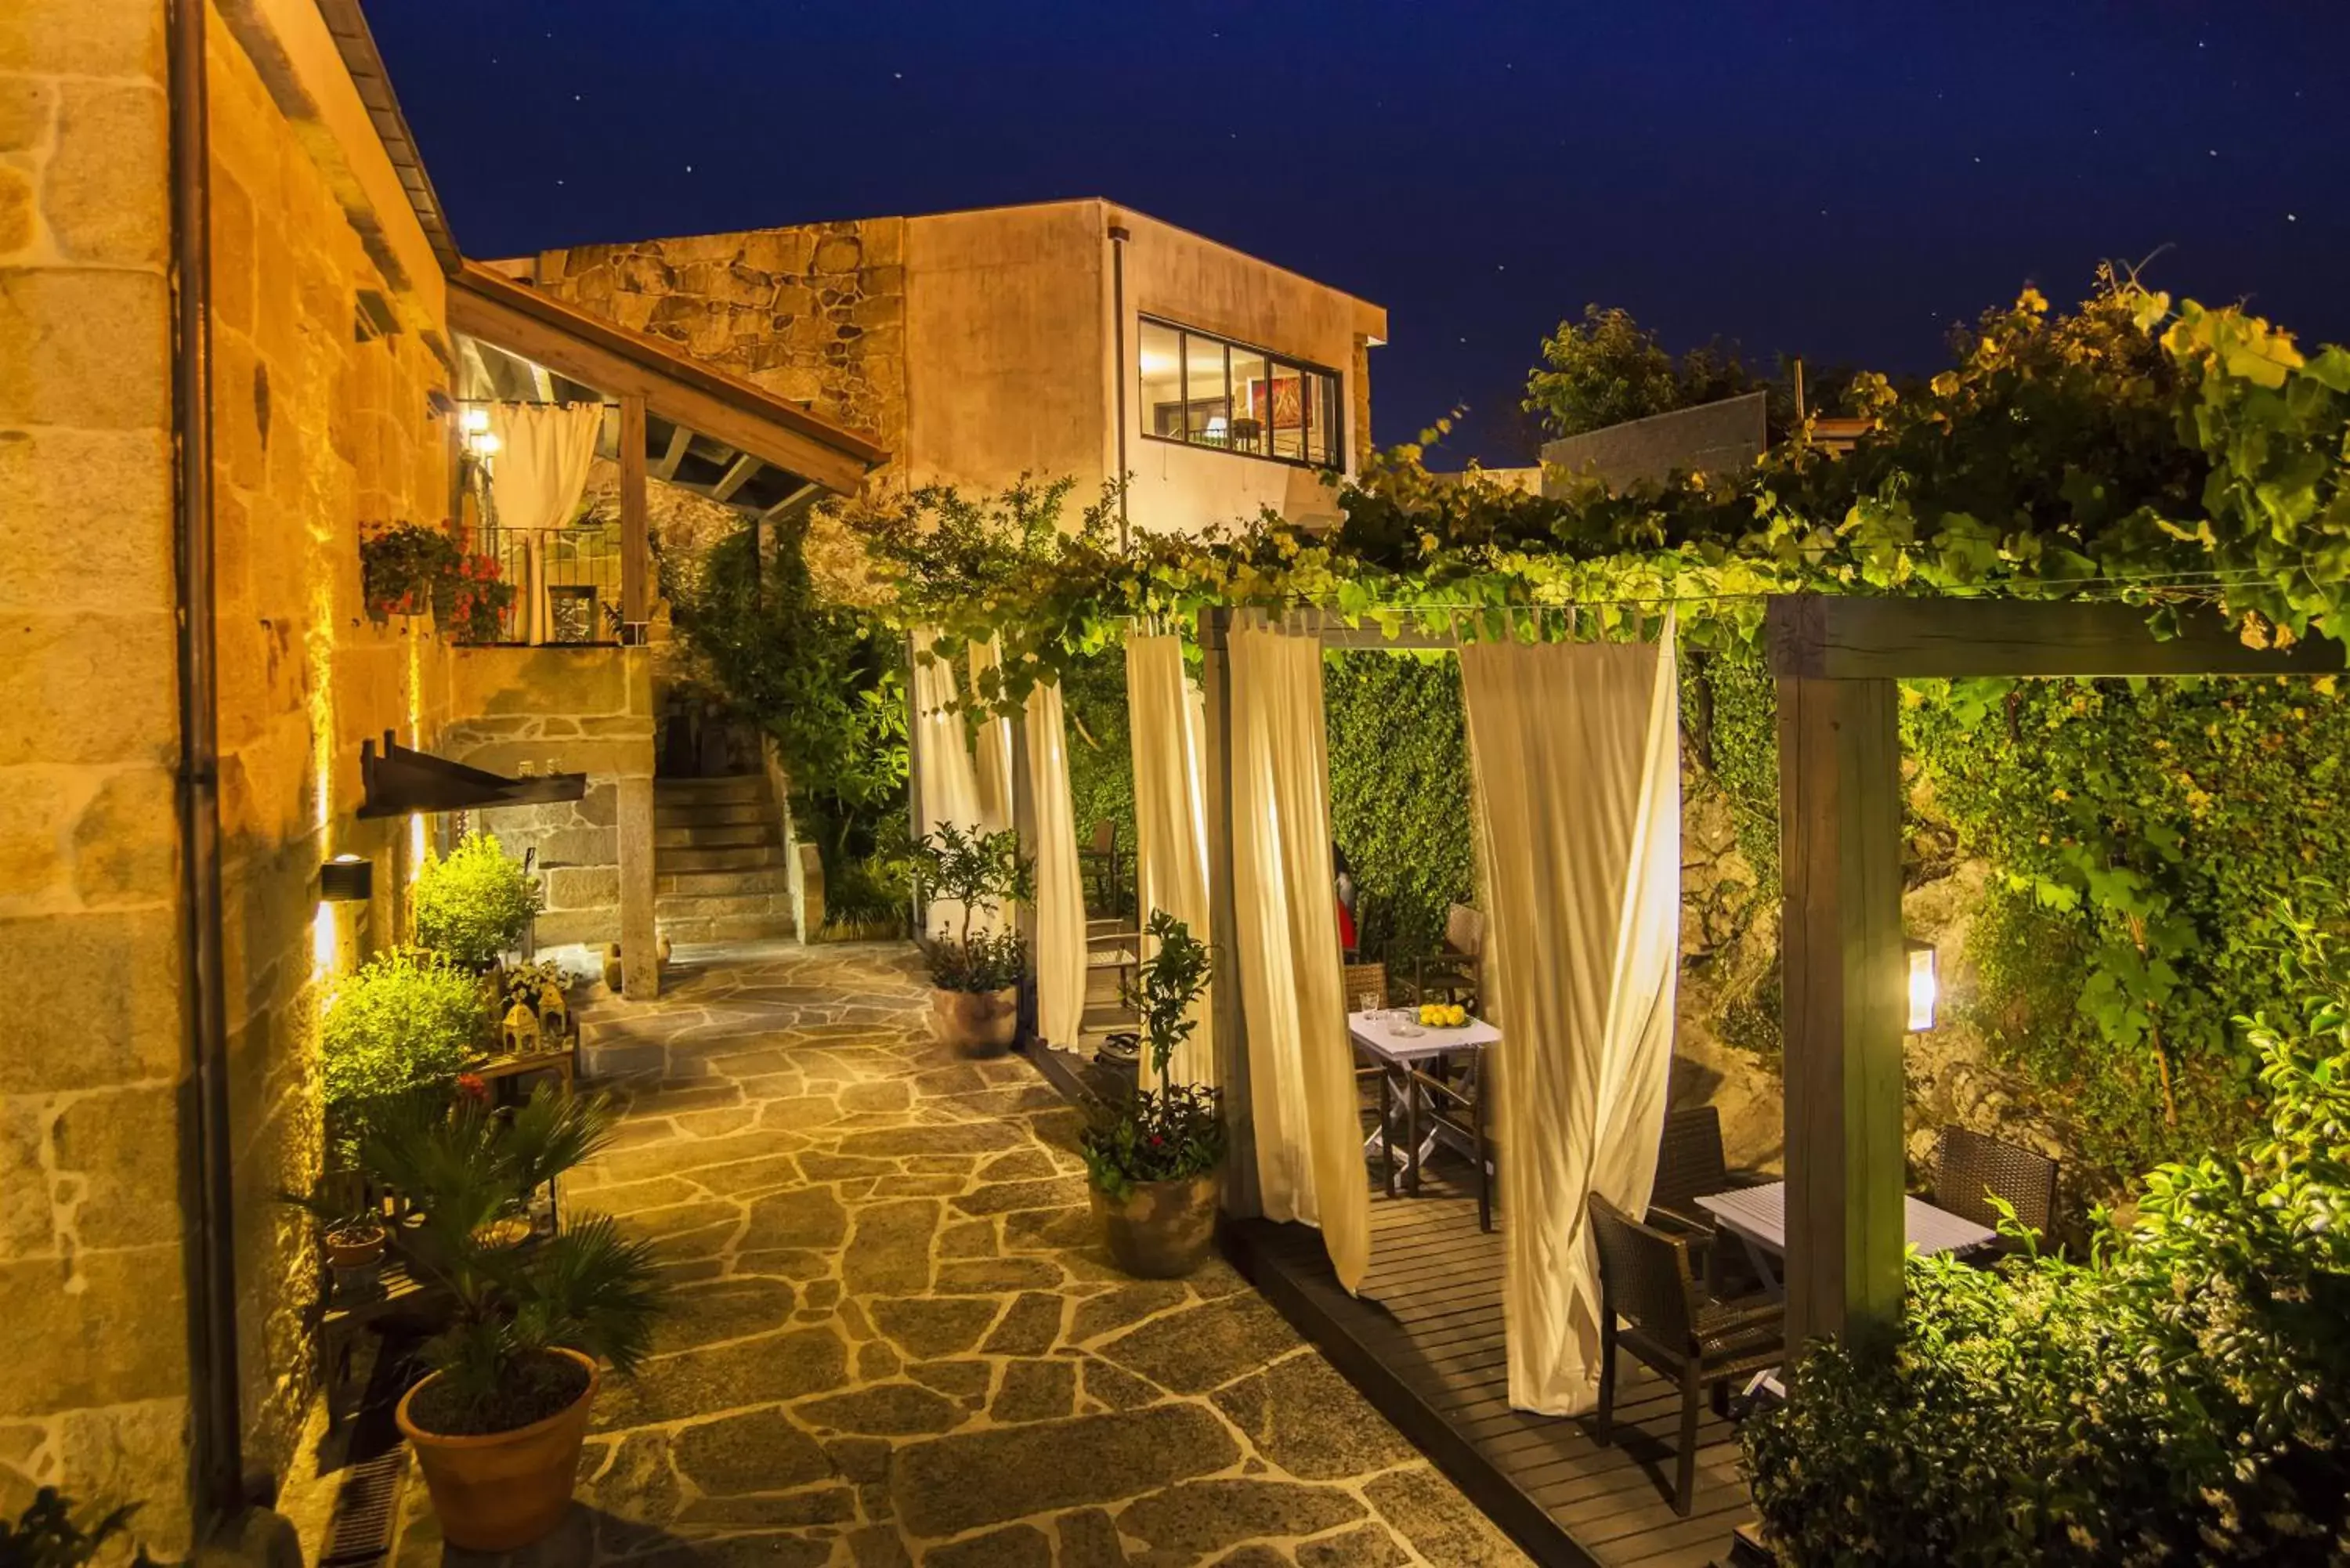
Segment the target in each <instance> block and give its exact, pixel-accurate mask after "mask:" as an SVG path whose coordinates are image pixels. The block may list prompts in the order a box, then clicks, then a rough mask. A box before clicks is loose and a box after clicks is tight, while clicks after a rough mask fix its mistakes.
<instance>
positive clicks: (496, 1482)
mask: <svg viewBox="0 0 2350 1568" xmlns="http://www.w3.org/2000/svg"><path fill="white" fill-rule="evenodd" d="M551 1354H553V1355H561V1356H566V1357H568V1358H569V1359H571V1360H573V1361H576V1362H577V1363H578V1364H579V1365H580V1366H584V1367H586V1368H587V1390H586V1392H584V1393H582V1394H581V1395H580V1396H579V1397H578V1398H577V1399H576V1400H574V1401H573V1402H572V1403H571V1405H570V1406H568V1407H566V1408H564V1409H561V1410H558V1411H556V1413H555V1414H554V1415H552V1416H549V1417H546V1419H545V1420H543V1421H534V1422H532V1423H531V1424H530V1425H529V1426H527V1427H517V1428H515V1429H514V1430H513V1431H511V1432H493V1433H490V1434H488V1435H486V1436H484V1437H478V1438H452V1437H444V1436H442V1435H441V1434H438V1433H434V1432H427V1431H424V1430H422V1429H421V1428H419V1427H418V1426H417V1425H416V1423H415V1421H414V1420H413V1419H411V1415H410V1412H411V1409H412V1408H413V1407H414V1406H415V1404H416V1397H417V1395H419V1394H421V1393H422V1392H423V1391H424V1390H425V1389H427V1388H429V1387H431V1386H432V1384H433V1382H434V1381H435V1380H436V1379H438V1378H439V1377H440V1376H441V1374H439V1373H438V1372H436V1373H434V1374H433V1375H432V1376H431V1377H427V1378H426V1379H425V1380H424V1381H423V1382H421V1383H419V1384H418V1385H417V1386H415V1387H413V1388H411V1389H410V1390H409V1391H408V1393H407V1395H406V1396H405V1397H403V1398H402V1399H401V1400H400V1408H399V1410H398V1411H396V1412H395V1415H396V1417H397V1418H398V1420H399V1422H400V1435H401V1436H403V1437H405V1438H407V1439H408V1441H409V1445H410V1446H411V1448H413V1449H415V1450H416V1462H417V1463H418V1465H420V1466H421V1467H422V1469H423V1470H424V1484H425V1487H426V1489H427V1490H430V1491H431V1492H432V1511H433V1513H434V1514H435V1515H437V1516H438V1517H439V1519H440V1521H441V1534H442V1538H443V1539H444V1540H446V1541H447V1542H449V1544H450V1545H452V1546H458V1547H463V1548H464V1549H466V1550H467V1551H471V1552H510V1551H512V1550H514V1549H515V1547H517V1546H527V1545H529V1544H530V1543H531V1542H534V1541H536V1540H538V1539H539V1538H540V1537H541V1536H544V1535H546V1533H547V1532H550V1531H552V1530H553V1529H554V1528H555V1527H556V1524H557V1523H559V1522H560V1521H562V1518H563V1511H564V1510H565V1509H567V1508H568V1507H570V1506H571V1485H572V1480H573V1479H574V1476H575V1475H576V1473H577V1470H578V1469H579V1449H580V1445H581V1444H582V1443H583V1442H584V1441H585V1440H586V1438H587V1412H588V1410H589V1409H590V1408H591V1407H593V1406H594V1405H595V1403H596V1386H597V1383H598V1376H597V1372H596V1364H595V1363H594V1362H593V1361H590V1360H589V1359H588V1358H587V1357H586V1356H584V1355H580V1354H579V1353H578V1352H577V1351H576V1350H557V1351H554V1352H552V1353H551Z"/></svg>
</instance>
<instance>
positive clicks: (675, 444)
mask: <svg viewBox="0 0 2350 1568" xmlns="http://www.w3.org/2000/svg"><path fill="white" fill-rule="evenodd" d="M692 447H693V431H692V430H691V428H690V427H688V426H685V425H671V426H670V428H669V445H668V447H667V448H666V449H665V450H663V452H661V455H660V462H657V463H655V464H654V465H653V477H654V478H655V479H658V480H660V482H661V483H663V484H667V483H670V482H671V481H672V480H674V479H675V478H676V477H677V471H678V469H679V468H680V467H681V466H683V464H684V462H685V454H686V453H687V452H690V451H691V450H692Z"/></svg>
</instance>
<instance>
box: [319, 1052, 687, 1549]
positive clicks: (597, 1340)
mask: <svg viewBox="0 0 2350 1568" xmlns="http://www.w3.org/2000/svg"><path fill="white" fill-rule="evenodd" d="M610 1128H611V1119H610V1114H609V1112H608V1108H607V1106H606V1102H605V1101H604V1100H603V1099H602V1098H601V1097H600V1096H598V1097H596V1098H593V1099H589V1098H585V1097H576V1096H570V1095H564V1094H557V1093H556V1092H555V1091H554V1090H552V1089H551V1088H549V1087H546V1086H545V1085H542V1086H541V1087H540V1088H539V1090H538V1091H537V1093H536V1094H534V1095H533V1096H531V1098H530V1099H529V1100H528V1101H527V1102H526V1103H525V1104H524V1105H522V1106H517V1107H515V1109H514V1110H513V1111H512V1112H511V1113H507V1114H502V1113H500V1112H498V1111H495V1110H494V1109H492V1108H491V1107H490V1106H488V1105H486V1104H484V1103H483V1102H482V1101H481V1100H477V1099H475V1098H473V1096H460V1097H459V1098H458V1100H457V1102H456V1104H455V1106H453V1107H452V1108H449V1109H445V1110H442V1111H439V1112H433V1111H432V1110H430V1109H428V1108H425V1107H421V1106H409V1107H407V1108H406V1109H405V1110H404V1111H403V1112H402V1113H400V1114H399V1115H396V1116H389V1117H387V1118H386V1119H385V1121H384V1122H383V1123H382V1125H380V1126H379V1127H377V1128H376V1129H374V1131H373V1132H371V1133H370V1135H369V1138H368V1141H367V1144H366V1147H365V1149H364V1151H363V1153H362V1159H363V1161H364V1162H365V1164H366V1166H367V1168H368V1169H369V1174H370V1175H371V1176H373V1177H375V1178H377V1179H380V1180H381V1181H383V1182H385V1183H387V1184H389V1185H390V1186H392V1187H394V1188H396V1189H399V1190H400V1191H401V1192H403V1193H405V1194H407V1195H408V1196H409V1197H410V1198H411V1199H412V1200H413V1201H414V1203H415V1205H416V1207H417V1209H418V1210H420V1211H421V1218H420V1219H418V1220H415V1221H414V1222H412V1223H410V1224H406V1225H402V1226H400V1228H399V1229H398V1230H397V1231H395V1232H394V1233H393V1236H392V1245H393V1247H394V1248H396V1249H397V1250H398V1251H399V1252H400V1257H401V1258H402V1260H403V1261H405V1262H406V1263H407V1264H408V1268H409V1272H411V1275H413V1276H414V1277H415V1278H416V1279H418V1280H419V1281H421V1282H425V1283H427V1284H429V1285H431V1286H433V1287H435V1288H437V1290H438V1291H439V1292H440V1293H441V1294H442V1297H443V1298H444V1299H445V1300H447V1301H448V1302H449V1303H451V1316H450V1322H449V1326H448V1327H447V1328H445V1329H444V1330H442V1332H441V1333H440V1334H437V1335H435V1336H434V1337H433V1338H432V1340H430V1341H428V1342H427V1344H426V1345H425V1346H424V1350H423V1359H424V1362H425V1364H426V1365H427V1366H430V1367H431V1368H432V1371H431V1373H430V1374H428V1375H427V1376H425V1377H424V1379H423V1380H422V1381H421V1382H420V1383H418V1384H417V1385H416V1386H414V1387H412V1388H411V1389H410V1390H409V1391H408V1393H407V1395H406V1396H405V1397H402V1398H401V1400H400V1406H399V1408H398V1410H397V1412H396V1413H395V1416H396V1419H397V1420H398V1422H399V1424H400V1432H401V1434H402V1435H403V1436H405V1437H406V1438H408V1440H409V1443H410V1444H411V1446H412V1447H413V1448H414V1449H415V1450H416V1458H417V1463H418V1464H419V1466H420V1467H421V1469H423V1471H424V1482H425V1486H426V1487H427V1488H428V1489H429V1490H430V1491H431V1493H432V1509H433V1511H434V1513H435V1514H437V1515H438V1516H439V1518H440V1521H441V1532H442V1536H443V1537H444V1538H445V1539H446V1540H447V1541H448V1542H449V1543H450V1544H451V1545H452V1546H458V1547H463V1548H465V1549H468V1550H471V1551H478V1552H504V1551H510V1550H512V1549H514V1548H515V1547H518V1546H523V1545H525V1544H527V1543H528V1542H533V1541H536V1540H537V1539H538V1538H540V1537H541V1536H543V1535H545V1534H546V1533H547V1532H549V1531H551V1530H553V1529H554V1528H555V1526H556V1522H557V1521H559V1520H560V1519H561V1518H562V1517H563V1511H564V1510H565V1509H566V1508H567V1507H568V1506H569V1504H570V1501H571V1487H572V1480H573V1477H574V1474H575V1472H576V1471H577V1468H578V1463H579V1449H580V1446H581V1441H582V1439H583V1438H585V1437H586V1435H587V1416H588V1410H589V1407H590V1406H591V1405H592V1404H593V1402H594V1400H595V1397H596V1389H597V1386H598V1382H599V1380H600V1373H599V1370H598V1363H599V1362H605V1363H608V1364H609V1365H610V1366H611V1368H612V1370H613V1371H614V1372H615V1373H618V1374H619V1375H622V1376H626V1375H628V1374H629V1373H630V1372H633V1371H634V1370H635V1369H636V1366H637V1365H638V1363H639V1362H640V1361H642V1360H643V1359H644V1356H645V1354H646V1351H647V1349H648V1348H649V1347H650V1343H651V1336H652V1328H653V1324H654V1321H655V1320H656V1318H657V1317H658V1316H659V1315H660V1312H661V1310H662V1307H663V1304H664V1300H663V1292H662V1287H661V1285H660V1277H659V1274H658V1272H657V1271H656V1268H655V1263H654V1259H653V1253H652V1249H651V1247H650V1244H649V1243H647V1242H643V1241H626V1240H623V1239H622V1237H621V1235H620V1233H619V1230H618V1229H617V1228H616V1227H615V1226H614V1225H613V1223H612V1221H611V1220H609V1219H608V1218H605V1217H602V1216H598V1217H595V1218H592V1219H588V1220H584V1221H575V1222H574V1223H572V1224H571V1225H570V1226H568V1227H567V1228H566V1229H564V1230H562V1231H558V1232H556V1234H554V1235H551V1236H546V1237H543V1238H536V1239H534V1240H531V1241H529V1242H528V1243H527V1244H524V1245H517V1244H516V1243H515V1228H516V1225H517V1222H518V1221H519V1222H521V1223H522V1224H523V1225H524V1226H525V1227H526V1225H527V1220H526V1219H525V1216H526V1215H527V1212H528V1209H529V1204H530V1199H531V1195H532V1194H533V1193H535V1192H536V1191H537V1190H538V1189H540V1188H541V1187H542V1186H544V1185H545V1184H546V1183H547V1182H549V1181H552V1180H553V1179H555V1178H556V1176H558V1175H559V1174H561V1173H562V1172H563V1171H566V1170H568V1169H570V1168H572V1167H574V1166H576V1165H577V1164H579V1163H580V1162H581V1161H583V1160H585V1159H587V1158H591V1157H592V1156H593V1155H594V1154H595V1153H596V1152H597V1151H598V1149H600V1148H601V1147H603V1146H604V1144H605V1143H606V1142H607V1141H608V1138H609V1137H610Z"/></svg>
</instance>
